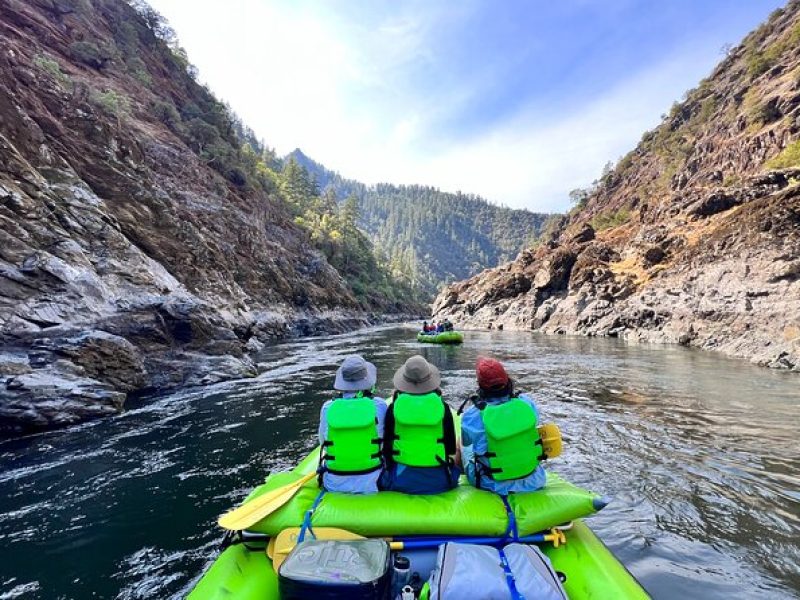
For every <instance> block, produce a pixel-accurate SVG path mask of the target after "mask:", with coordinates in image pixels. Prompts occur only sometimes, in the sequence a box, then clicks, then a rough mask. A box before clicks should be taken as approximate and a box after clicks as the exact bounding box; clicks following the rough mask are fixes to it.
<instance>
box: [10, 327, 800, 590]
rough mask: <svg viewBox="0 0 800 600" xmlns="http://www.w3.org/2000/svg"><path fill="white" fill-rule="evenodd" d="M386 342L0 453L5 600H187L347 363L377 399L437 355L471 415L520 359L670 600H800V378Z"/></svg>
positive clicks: (619, 528) (628, 351) (544, 349)
mask: <svg viewBox="0 0 800 600" xmlns="http://www.w3.org/2000/svg"><path fill="white" fill-rule="evenodd" d="M413 336H414V331H413V330H412V329H409V328H402V327H384V328H377V329H372V330H366V331H362V332H359V333H357V334H353V335H347V336H336V337H327V338H315V339H309V340H304V341H300V342H294V343H286V344H282V345H280V346H276V347H274V348H271V349H269V350H268V351H267V352H265V353H264V354H263V356H262V357H261V362H263V363H265V364H267V365H268V366H269V369H270V370H269V371H268V372H266V373H264V374H263V375H261V376H260V377H259V378H257V379H256V380H249V381H244V382H234V383H228V384H222V385H219V386H215V387H209V388H204V389H201V390H193V391H190V392H183V393H178V394H173V395H169V396H164V397H160V398H157V399H155V400H150V401H148V402H142V403H141V404H140V405H137V406H132V407H130V409H129V410H128V411H127V412H126V413H125V414H123V415H120V416H118V417H115V418H111V419H107V420H103V421H99V422H95V423H90V424H87V425H83V426H79V427H76V428H73V429H70V430H67V431H60V432H55V433H49V434H44V435H37V436H32V437H28V438H23V439H19V440H13V441H10V442H6V443H4V444H2V445H0V491H2V493H0V600H2V599H10V598H17V597H20V598H42V599H47V600H53V599H80V598H120V599H140V598H181V597H183V595H184V594H186V593H187V591H188V590H189V589H191V585H192V583H193V581H194V580H195V579H196V577H197V576H198V575H199V573H200V572H201V570H202V569H203V568H204V567H205V566H206V565H207V564H208V562H209V561H210V560H211V559H212V558H213V557H214V556H215V554H216V549H217V545H218V542H219V538H220V531H219V530H218V529H217V528H216V526H215V519H216V516H217V515H218V514H220V513H221V512H223V511H225V510H226V509H227V508H229V507H231V506H232V505H234V504H236V503H237V502H239V501H240V500H241V499H242V497H243V496H244V495H245V494H246V493H247V492H248V490H250V489H251V488H252V487H254V486H255V485H257V484H258V483H260V482H261V481H262V480H263V479H264V476H265V475H266V474H267V472H269V471H275V470H280V469H283V468H287V467H290V466H291V465H292V464H293V463H294V462H295V461H296V460H297V459H299V458H300V457H302V456H303V455H304V454H305V453H306V452H307V451H308V450H309V449H310V448H312V446H313V445H314V443H315V442H314V435H315V432H316V426H317V416H318V412H319V408H320V406H321V405H322V402H323V400H324V399H326V398H328V397H329V392H328V391H327V390H328V388H329V386H330V385H331V384H332V382H333V372H334V369H335V367H336V365H337V363H338V362H339V361H340V360H341V359H342V357H343V356H344V355H346V354H348V353H351V352H354V351H358V352H361V353H363V354H364V355H365V356H366V357H367V358H368V359H370V360H372V361H373V362H375V363H376V364H377V365H378V377H379V387H380V389H381V390H382V391H383V392H387V393H388V391H389V389H390V385H391V383H390V381H391V375H392V372H393V370H394V369H395V368H396V367H397V366H399V365H400V364H401V363H402V362H403V361H404V360H405V359H406V358H408V356H410V355H411V354H414V353H422V354H423V355H425V356H426V358H428V360H430V361H432V362H433V363H435V364H436V365H438V366H439V368H440V369H441V370H442V373H443V388H444V391H445V396H446V397H447V398H448V399H449V400H450V403H451V404H453V405H457V404H458V403H459V401H460V399H461V398H463V397H465V396H466V395H469V394H470V393H471V392H472V390H473V385H474V384H473V381H474V380H473V371H472V368H473V365H474V362H475V357H476V356H477V355H478V354H490V355H492V356H495V357H497V358H500V359H502V360H504V361H505V362H506V364H507V367H508V370H509V371H510V373H511V374H512V376H513V377H515V378H516V379H517V380H518V382H519V385H518V389H520V390H526V391H530V392H532V393H533V394H534V395H535V396H536V398H537V400H538V402H539V407H540V412H541V413H542V415H543V418H544V419H545V420H552V421H557V422H558V423H559V425H560V426H561V428H562V431H563V433H564V437H565V450H564V454H563V455H562V457H560V458H558V459H555V460H553V461H551V462H550V467H549V468H551V469H553V470H556V471H558V472H559V473H561V474H562V475H564V476H565V477H566V478H568V479H569V480H571V481H572V482H574V483H576V484H578V485H582V486H585V487H588V488H591V489H594V490H596V491H598V492H601V493H603V494H606V495H608V496H611V497H613V498H614V501H613V502H612V503H611V504H610V505H609V506H608V508H606V509H605V510H603V511H602V512H601V513H599V514H598V515H596V516H594V517H592V518H591V519H590V520H589V524H590V525H591V526H592V527H593V528H594V529H595V531H597V532H598V533H599V535H600V537H602V539H603V540H604V541H605V542H606V544H607V545H608V546H609V547H610V548H611V549H612V550H613V551H614V553H615V554H616V555H617V556H618V557H619V558H620V559H621V560H622V561H623V562H624V563H625V565H626V566H627V567H628V569H630V571H631V572H632V573H633V574H634V575H635V576H636V577H637V578H638V579H639V580H640V581H641V582H642V584H643V585H644V586H645V587H646V588H647V589H648V591H650V593H651V594H652V595H653V596H654V597H655V598H682V599H687V598H704V599H711V598H791V597H798V596H800V442H799V441H798V438H799V436H800V427H798V425H800V416H799V415H800V412H799V411H798V409H800V375H798V374H797V373H780V372H775V371H770V370H768V369H764V368H758V367H754V366H751V365H750V364H748V363H746V362H741V361H735V360H729V359H725V358H723V357H721V356H717V355H715V354H711V353H702V352H697V351H692V350H687V349H684V348H677V347H676V348H673V347H664V346H640V345H626V344H624V343H622V342H618V341H616V340H605V339H587V338H565V337H543V336H537V335H533V334H529V333H517V332H483V333H478V332H474V333H473V332H468V334H467V341H466V343H465V344H464V345H463V346H461V347H429V346H425V347H423V346H422V345H420V344H417V343H416V342H413V341H411V340H412V339H413Z"/></svg>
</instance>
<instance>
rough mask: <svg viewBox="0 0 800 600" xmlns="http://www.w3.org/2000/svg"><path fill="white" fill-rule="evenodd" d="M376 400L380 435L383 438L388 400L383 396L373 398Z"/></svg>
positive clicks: (376, 414)
mask: <svg viewBox="0 0 800 600" xmlns="http://www.w3.org/2000/svg"><path fill="white" fill-rule="evenodd" d="M372 400H373V402H375V416H376V417H377V418H378V437H380V438H383V431H384V428H385V426H386V410H387V407H386V400H384V399H383V398H377V397H375V398H373V399H372Z"/></svg>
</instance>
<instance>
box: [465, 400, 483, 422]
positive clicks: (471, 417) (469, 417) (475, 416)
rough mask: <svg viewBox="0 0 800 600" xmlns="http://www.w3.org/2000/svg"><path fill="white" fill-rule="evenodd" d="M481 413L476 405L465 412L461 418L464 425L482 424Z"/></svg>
mask: <svg viewBox="0 0 800 600" xmlns="http://www.w3.org/2000/svg"><path fill="white" fill-rule="evenodd" d="M481 422H482V421H481V411H480V409H479V408H478V407H477V406H475V405H474V404H473V405H471V406H470V407H469V408H468V409H467V410H465V411H464V414H463V416H462V417H461V424H462V425H472V424H473V423H481Z"/></svg>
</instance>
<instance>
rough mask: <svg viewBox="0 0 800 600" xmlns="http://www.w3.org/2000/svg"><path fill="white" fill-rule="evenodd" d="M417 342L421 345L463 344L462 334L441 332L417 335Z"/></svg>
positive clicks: (458, 332)
mask: <svg viewBox="0 0 800 600" xmlns="http://www.w3.org/2000/svg"><path fill="white" fill-rule="evenodd" d="M417 341H418V342H420V343H423V344H461V343H463V342H464V334H463V333H461V332H460V331H443V332H441V333H422V332H421V331H420V332H419V333H418V334H417Z"/></svg>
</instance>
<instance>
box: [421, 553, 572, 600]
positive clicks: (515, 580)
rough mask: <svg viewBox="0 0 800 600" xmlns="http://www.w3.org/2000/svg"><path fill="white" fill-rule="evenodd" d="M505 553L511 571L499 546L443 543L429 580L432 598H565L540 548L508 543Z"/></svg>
mask: <svg viewBox="0 0 800 600" xmlns="http://www.w3.org/2000/svg"><path fill="white" fill-rule="evenodd" d="M503 553H504V555H505V558H506V562H507V565H508V571H510V573H507V572H506V569H505V568H504V567H503V560H502V558H501V555H500V551H499V550H497V548H493V547H491V546H478V545H475V544H459V543H455V542H448V543H447V544H443V545H442V546H440V547H439V554H438V556H437V557H436V567H435V568H434V570H433V571H432V572H431V577H430V580H429V581H428V584H429V585H430V596H429V598H430V600H520V599H524V600H566V598H567V594H566V592H565V591H564V588H563V587H562V585H561V581H560V580H559V578H558V575H557V574H556V572H555V571H554V570H553V567H552V565H551V564H550V559H548V558H547V557H546V556H545V555H544V554H542V553H541V552H540V551H539V549H538V548H536V547H535V546H527V545H525V544H509V545H508V546H506V547H505V548H503ZM512 588H513V590H514V591H515V592H516V595H515V592H514V591H512Z"/></svg>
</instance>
